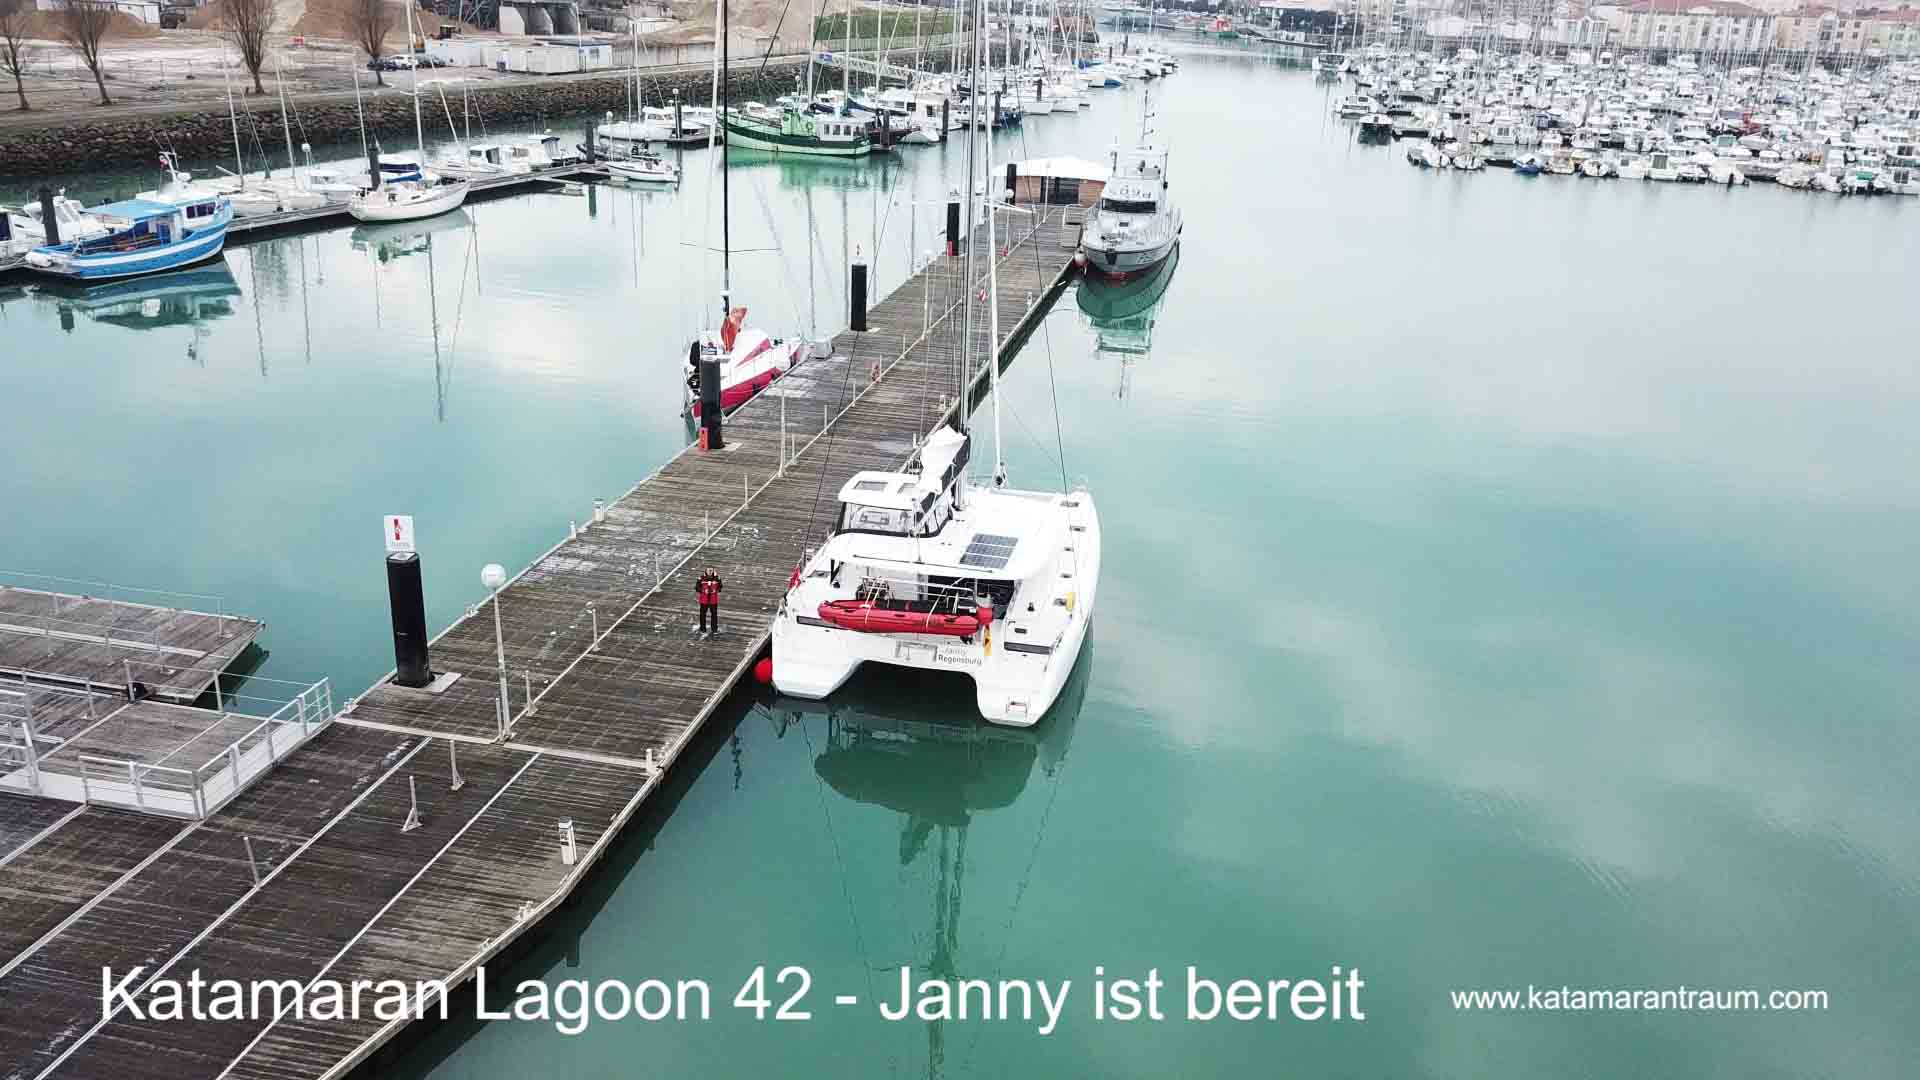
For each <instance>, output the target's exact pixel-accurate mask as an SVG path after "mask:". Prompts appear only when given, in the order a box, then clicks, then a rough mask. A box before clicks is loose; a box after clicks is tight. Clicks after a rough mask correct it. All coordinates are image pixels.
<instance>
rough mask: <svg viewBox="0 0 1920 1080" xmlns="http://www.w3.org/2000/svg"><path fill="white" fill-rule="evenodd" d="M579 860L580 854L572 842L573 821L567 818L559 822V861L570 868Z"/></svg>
mask: <svg viewBox="0 0 1920 1080" xmlns="http://www.w3.org/2000/svg"><path fill="white" fill-rule="evenodd" d="M579 858H580V852H579V849H578V848H577V847H576V846H575V844H574V840H573V819H572V818H568V819H566V820H563V821H562V822H560V861H561V862H562V863H564V864H565V865H567V866H572V865H573V864H574V863H575V862H577V861H578V860H579Z"/></svg>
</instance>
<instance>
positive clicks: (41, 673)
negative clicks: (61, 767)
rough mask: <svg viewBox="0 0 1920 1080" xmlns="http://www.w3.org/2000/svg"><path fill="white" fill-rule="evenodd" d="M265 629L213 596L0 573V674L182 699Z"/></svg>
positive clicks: (196, 692)
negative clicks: (132, 688)
mask: <svg viewBox="0 0 1920 1080" xmlns="http://www.w3.org/2000/svg"><path fill="white" fill-rule="evenodd" d="M56 586H57V587H56ZM76 586H79V587H83V588H84V590H85V591H78V592H67V591H62V589H67V588H74V587H76ZM201 607H206V608H213V609H214V610H212V611H206V610H197V609H198V608H201ZM265 629H266V624H265V623H263V622H260V621H259V620H258V619H250V618H247V617H246V616H243V615H234V614H231V613H229V612H227V611H226V610H225V608H224V606H223V605H222V603H221V600H220V598H219V597H217V596H197V595H194V594H190V593H166V592H158V591H154V590H145V589H128V588H125V587H122V586H118V585H109V584H106V583H94V582H68V581H65V580H64V579H60V578H45V577H40V576H38V575H30V574H0V675H6V676H11V677H13V678H16V679H17V678H20V677H23V676H24V677H27V678H31V679H37V680H42V681H47V682H55V683H61V684H64V685H69V686H78V687H84V688H88V689H91V688H95V687H98V688H101V689H119V690H125V689H126V688H127V686H128V684H129V683H132V682H139V683H142V684H144V686H145V687H146V692H148V693H151V694H152V695H153V696H155V697H159V698H164V699H166V700H169V701H182V702H190V701H193V700H195V699H197V698H199V697H200V696H201V695H202V694H205V693H206V692H207V690H208V688H209V687H211V686H212V685H213V681H214V678H215V676H217V675H218V674H220V673H221V672H223V671H226V670H227V669H228V668H229V667H231V666H232V665H233V663H234V661H235V660H237V659H239V658H240V654H241V653H244V652H245V651H246V650H247V647H248V646H249V645H252V644H253V642H254V640H255V639H256V638H258V637H259V636H260V633H261V631H263V630H265Z"/></svg>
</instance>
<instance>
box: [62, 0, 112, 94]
mask: <svg viewBox="0 0 1920 1080" xmlns="http://www.w3.org/2000/svg"><path fill="white" fill-rule="evenodd" d="M58 14H59V16H60V19H59V23H58V25H59V28H60V39H61V40H62V41H65V42H66V43H67V48H69V49H72V50H73V52H74V55H76V56H78V57H79V58H80V59H81V61H82V62H83V63H85V64H86V65H87V70H88V71H91V72H93V85H95V86H97V87H99V88H100V104H102V105H111V104H113V99H112V98H110V97H108V96H107V78H106V76H105V75H104V74H103V73H102V72H101V70H100V46H102V45H103V44H105V43H106V40H107V37H108V36H109V35H111V34H112V33H113V5H112V4H111V3H107V2H106V0H66V3H65V5H64V6H62V7H61V8H60V10H59V12H58Z"/></svg>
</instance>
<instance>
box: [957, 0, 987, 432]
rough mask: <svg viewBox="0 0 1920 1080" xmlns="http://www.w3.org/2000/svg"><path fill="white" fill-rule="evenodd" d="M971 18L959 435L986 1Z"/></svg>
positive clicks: (967, 368)
mask: <svg viewBox="0 0 1920 1080" xmlns="http://www.w3.org/2000/svg"><path fill="white" fill-rule="evenodd" d="M971 14H972V15H973V38H972V40H971V41H970V42H969V49H968V51H969V52H970V53H971V58H970V59H969V60H968V63H967V165H966V168H964V169H961V170H960V182H961V184H963V185H965V188H966V195H965V198H966V215H967V220H966V224H965V226H964V228H965V230H966V231H965V234H964V235H965V237H966V239H965V240H963V241H962V242H963V243H965V244H966V246H967V258H966V280H965V281H963V282H961V286H960V287H961V288H962V289H964V290H966V292H965V298H964V300H963V303H964V305H965V307H964V309H963V311H962V318H961V323H960V325H961V327H962V329H961V333H962V335H963V338H964V340H963V341H962V342H961V345H960V398H959V402H958V404H957V405H956V407H955V416H954V419H955V420H956V421H957V422H958V425H959V428H960V431H961V432H962V433H964V432H966V431H968V430H970V429H971V428H972V427H973V424H972V420H971V417H970V415H969V414H970V413H971V412H972V411H973V410H972V405H973V379H972V377H971V376H972V374H973V283H974V282H975V281H977V280H979V279H978V276H977V275H976V274H975V273H974V269H973V257H974V243H973V220H974V213H975V211H974V206H973V193H974V175H975V174H974V162H975V160H976V159H975V156H974V155H975V153H976V152H977V143H978V140H979V136H980V66H981V65H980V50H981V47H982V45H983V43H984V42H985V41H986V36H985V34H984V33H983V32H982V28H983V23H984V21H985V18H986V0H974V3H973V4H972V11H971ZM987 123H988V125H989V130H991V125H992V123H993V119H992V118H989V119H988V121H987Z"/></svg>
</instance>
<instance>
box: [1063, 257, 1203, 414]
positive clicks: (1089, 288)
mask: <svg viewBox="0 0 1920 1080" xmlns="http://www.w3.org/2000/svg"><path fill="white" fill-rule="evenodd" d="M1179 265H1180V247H1179V245H1175V246H1174V249H1173V253H1172V254H1170V255H1168V256H1167V258H1166V259H1165V261H1163V262H1161V264H1160V265H1159V266H1157V267H1155V268H1154V269H1153V270H1152V271H1151V272H1149V273H1146V274H1142V275H1140V276H1139V277H1137V278H1132V279H1130V280H1126V281H1110V280H1105V279H1099V278H1094V277H1087V278H1083V279H1082V280H1081V282H1080V287H1079V289H1078V290H1076V291H1077V293H1078V297H1079V303H1080V313H1081V314H1082V315H1084V316H1086V320H1087V325H1088V327H1089V328H1091V329H1092V330H1093V332H1094V350H1095V352H1096V353H1097V354H1098V355H1099V356H1101V357H1104V358H1109V359H1113V360H1117V361H1118V362H1119V364H1120V389H1119V390H1118V391H1117V396H1119V397H1126V396H1127V388H1128V385H1129V383H1130V382H1131V381H1132V375H1133V363H1134V361H1135V360H1138V359H1139V358H1140V357H1142V356H1146V355H1147V354H1148V353H1151V352H1152V351H1153V324H1154V323H1155V322H1156V321H1157V320H1158V319H1159V317H1160V305H1161V303H1162V302H1164V301H1165V300H1166V298H1167V287H1168V286H1169V285H1171V284H1173V272H1174V270H1175V269H1176V268H1178V267H1179Z"/></svg>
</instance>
